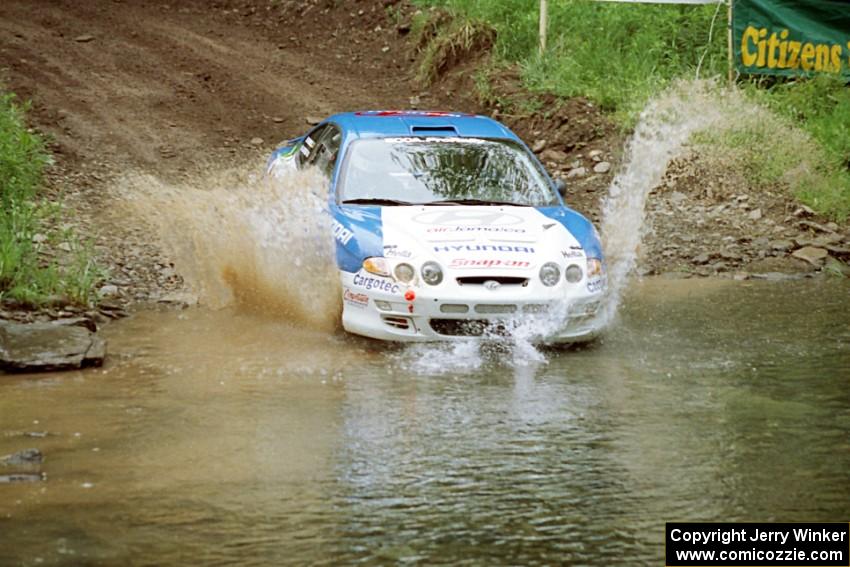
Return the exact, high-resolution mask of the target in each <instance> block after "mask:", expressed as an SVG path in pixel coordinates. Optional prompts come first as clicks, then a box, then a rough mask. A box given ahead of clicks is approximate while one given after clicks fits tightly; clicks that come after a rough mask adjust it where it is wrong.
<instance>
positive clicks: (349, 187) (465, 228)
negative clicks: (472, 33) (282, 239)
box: [269, 111, 607, 343]
mask: <svg viewBox="0 0 850 567" xmlns="http://www.w3.org/2000/svg"><path fill="white" fill-rule="evenodd" d="M307 167H315V168H317V169H318V170H319V171H320V172H322V173H323V174H324V175H326V176H327V178H328V180H329V187H330V191H329V195H328V208H329V211H330V214H331V216H332V221H331V222H332V227H333V238H334V239H335V245H336V262H337V267H338V268H339V274H340V279H341V284H342V302H343V312H342V324H343V327H344V328H345V329H346V330H347V331H349V332H351V333H356V334H358V335H364V336H367V337H373V338H376V339H383V340H390V341H437V340H451V339H467V338H470V337H475V338H488V337H500V336H504V335H505V334H510V333H512V332H515V331H516V330H517V329H519V328H523V329H525V330H528V329H531V330H532V333H531V334H532V335H533V337H531V338H533V339H534V340H535V341H536V342H541V343H570V342H583V341H588V340H591V339H593V338H594V337H596V336H597V335H598V334H599V332H600V331H601V330H602V328H603V326H604V317H603V315H602V309H601V307H602V300H603V296H604V294H605V291H606V287H607V279H606V275H605V262H604V259H603V257H602V247H601V244H600V241H599V236H598V234H597V232H596V230H595V229H594V227H593V225H592V224H591V223H590V222H589V221H588V220H587V219H586V218H585V217H583V216H582V215H580V214H579V213H577V212H575V211H573V210H572V209H570V208H568V207H566V206H565V205H564V203H563V201H562V200H561V196H560V195H559V189H561V188H562V186H560V185H559V184H556V183H554V182H553V181H552V179H551V178H550V177H549V176H548V174H547V173H546V171H545V169H544V168H543V167H542V166H541V164H540V163H539V162H538V161H537V159H536V158H535V156H534V154H533V153H532V152H531V151H529V149H528V148H527V147H526V146H525V144H523V142H522V141H521V140H520V139H519V138H518V137H517V136H516V134H514V133H513V132H511V131H510V130H509V129H508V128H506V127H505V126H503V125H501V124H499V123H498V122H496V121H494V120H492V119H490V118H486V117H483V116H475V115H470V114H459V113H449V112H421V111H368V112H352V113H344V114H336V115H334V116H331V117H329V118H328V119H326V120H325V121H323V122H322V123H320V124H319V125H317V126H316V127H315V128H313V129H312V130H311V131H310V132H309V133H307V134H306V135H304V136H302V137H300V138H296V139H294V140H290V141H289V142H287V143H286V144H284V145H283V146H282V147H281V148H279V149H278V150H277V151H275V153H274V154H273V155H272V156H271V158H270V160H269V173H271V174H273V175H281V174H285V172H286V171H289V170H292V169H302V168H307ZM526 335H528V333H527V332H526Z"/></svg>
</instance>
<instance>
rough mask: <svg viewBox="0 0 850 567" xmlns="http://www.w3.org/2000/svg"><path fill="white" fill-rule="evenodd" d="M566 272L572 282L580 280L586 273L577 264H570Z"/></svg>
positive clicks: (568, 279)
mask: <svg viewBox="0 0 850 567" xmlns="http://www.w3.org/2000/svg"><path fill="white" fill-rule="evenodd" d="M564 274H565V275H566V277H567V281H568V282H570V283H576V282H580V281H581V277H582V276H583V275H584V274H583V273H582V271H581V268H580V267H579V266H577V265H576V264H570V266H569V267H568V268H567V270H566V272H564Z"/></svg>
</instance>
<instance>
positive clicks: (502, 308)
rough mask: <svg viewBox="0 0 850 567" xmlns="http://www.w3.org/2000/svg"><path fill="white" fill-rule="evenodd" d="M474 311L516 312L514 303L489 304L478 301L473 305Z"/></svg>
mask: <svg viewBox="0 0 850 567" xmlns="http://www.w3.org/2000/svg"><path fill="white" fill-rule="evenodd" d="M475 312H476V313H499V314H503V315H505V314H511V313H516V305H510V304H507V305H490V304H487V303H479V304H478V305H476V306H475Z"/></svg>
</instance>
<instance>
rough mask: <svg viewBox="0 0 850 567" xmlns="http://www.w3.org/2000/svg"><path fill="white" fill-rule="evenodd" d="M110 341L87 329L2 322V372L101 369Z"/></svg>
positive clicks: (0, 367)
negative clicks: (87, 367)
mask: <svg viewBox="0 0 850 567" xmlns="http://www.w3.org/2000/svg"><path fill="white" fill-rule="evenodd" d="M105 355H106V342H105V341H104V340H103V339H102V338H101V337H99V336H97V335H96V334H94V333H92V332H91V331H89V330H88V329H86V328H83V327H79V326H70V325H56V324H53V323H29V324H20V323H7V322H3V321H0V369H3V370H6V371H11V372H24V371H47V370H65V369H73V368H83V367H85V366H100V365H101V364H103V359H104V357H105Z"/></svg>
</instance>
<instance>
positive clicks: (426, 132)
mask: <svg viewBox="0 0 850 567" xmlns="http://www.w3.org/2000/svg"><path fill="white" fill-rule="evenodd" d="M410 133H411V134H415V135H418V136H457V130H456V129H455V127H454V126H411V127H410Z"/></svg>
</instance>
